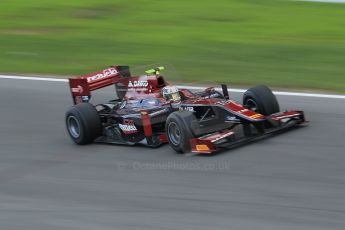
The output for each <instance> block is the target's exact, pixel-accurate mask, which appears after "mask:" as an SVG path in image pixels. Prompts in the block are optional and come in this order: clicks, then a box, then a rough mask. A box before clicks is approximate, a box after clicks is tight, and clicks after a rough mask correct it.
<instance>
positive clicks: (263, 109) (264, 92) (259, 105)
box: [243, 85, 280, 116]
mask: <svg viewBox="0 0 345 230" xmlns="http://www.w3.org/2000/svg"><path fill="white" fill-rule="evenodd" d="M243 105H244V106H245V107H246V108H248V109H251V110H253V111H254V112H257V113H261V114H263V115H266V116H267V115H271V114H274V113H278V112H279V111H280V109H279V103H278V101H277V98H276V96H275V95H274V94H273V93H272V91H271V90H270V88H268V87H267V86H264V85H260V86H256V87H253V88H250V89H248V90H247V91H246V92H245V93H244V95H243Z"/></svg>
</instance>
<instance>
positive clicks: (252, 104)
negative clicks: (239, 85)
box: [245, 99, 259, 112]
mask: <svg viewBox="0 0 345 230" xmlns="http://www.w3.org/2000/svg"><path fill="white" fill-rule="evenodd" d="M245 106H246V107H247V108H248V109H250V110H253V111H254V112H258V110H259V109H258V104H256V101H254V100H253V99H247V101H246V104H245Z"/></svg>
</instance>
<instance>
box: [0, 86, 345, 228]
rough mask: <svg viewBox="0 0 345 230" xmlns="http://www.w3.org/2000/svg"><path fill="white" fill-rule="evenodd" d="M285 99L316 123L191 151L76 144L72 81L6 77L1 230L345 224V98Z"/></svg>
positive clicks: (1, 116)
mask: <svg viewBox="0 0 345 230" xmlns="http://www.w3.org/2000/svg"><path fill="white" fill-rule="evenodd" d="M231 96H232V97H233V98H235V99H237V100H240V97H241V94H240V93H232V94H231ZM111 97H112V94H111V92H110V91H108V90H107V91H105V92H104V93H98V94H97V95H96V97H95V98H96V100H102V99H104V100H105V99H111ZM278 99H279V101H280V104H281V108H282V109H287V108H289V109H303V110H305V112H306V115H307V119H308V120H309V121H310V124H309V125H308V126H306V127H302V128H298V129H295V130H292V131H290V132H287V133H283V134H280V135H278V136H274V137H272V138H268V139H265V140H261V141H259V142H256V143H252V144H250V145H247V146H244V147H241V148H237V149H233V150H231V151H226V152H224V153H222V154H219V155H215V156H211V157H205V156H184V155H178V154H175V153H174V151H173V150H172V149H171V148H170V147H169V146H168V145H166V146H163V147H161V148H158V149H151V148H146V147H140V146H139V147H129V146H113V145H102V144H92V145H88V146H77V145H75V144H74V143H72V141H71V140H70V138H69V137H68V135H67V133H66V131H65V125H64V115H65V111H66V110H67V108H68V107H69V106H70V105H71V103H72V100H71V98H70V92H69V89H68V87H67V83H65V82H42V81H39V82H38V81H22V80H10V79H0V106H1V109H0V229H1V230H12V229H13V230H18V229H25V230H40V229H43V230H51V229H56V230H61V229H68V230H74V229H80V230H89V229H90V230H91V229H92V230H96V229H97V230H108V229H109V230H110V229H121V230H122V229H124V230H127V229H138V230H139V229H140V230H145V229H150V230H153V229H157V230H158V229H159V230H171V229H183V230H186V229H198V230H206V229H209V230H217V229H227V230H228V229H246V230H247V229H256V230H257V229H263V230H270V229H275V230H276V229H279V230H283V229H312V230H317V229H327V230H329V229H344V226H345V151H344V150H345V139H344V137H345V106H344V102H345V101H344V100H343V99H327V98H308V97H298V96H278Z"/></svg>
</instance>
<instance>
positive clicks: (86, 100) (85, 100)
mask: <svg viewBox="0 0 345 230" xmlns="http://www.w3.org/2000/svg"><path fill="white" fill-rule="evenodd" d="M81 98H82V100H83V102H88V101H89V100H90V98H89V96H82V97H81Z"/></svg>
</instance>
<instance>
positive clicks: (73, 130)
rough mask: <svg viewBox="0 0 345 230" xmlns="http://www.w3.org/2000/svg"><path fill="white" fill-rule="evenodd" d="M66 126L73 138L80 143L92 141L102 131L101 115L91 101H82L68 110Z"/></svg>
mask: <svg viewBox="0 0 345 230" xmlns="http://www.w3.org/2000/svg"><path fill="white" fill-rule="evenodd" d="M66 128H67V131H68V134H69V135H70V137H71V138H72V140H73V141H74V142H75V143H77V144H79V145H85V144H89V143H91V142H92V141H93V140H95V138H97V137H99V136H101V133H102V126H101V121H100V118H99V115H98V113H97V111H96V109H95V107H94V106H93V105H91V104H90V103H80V104H77V105H74V106H72V107H71V108H70V109H69V110H67V112H66Z"/></svg>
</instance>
